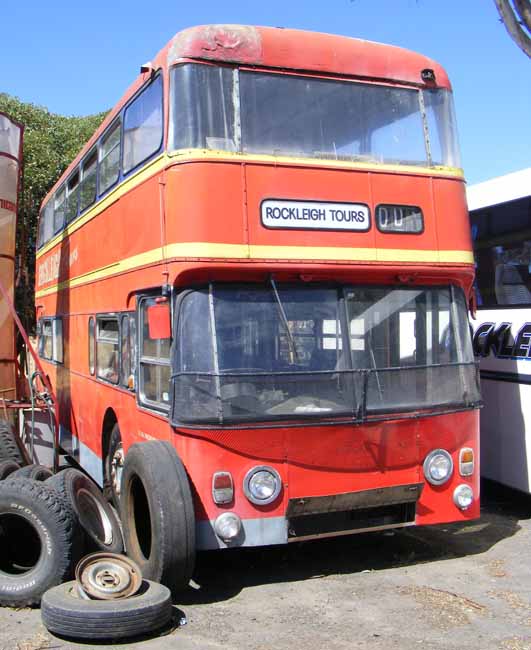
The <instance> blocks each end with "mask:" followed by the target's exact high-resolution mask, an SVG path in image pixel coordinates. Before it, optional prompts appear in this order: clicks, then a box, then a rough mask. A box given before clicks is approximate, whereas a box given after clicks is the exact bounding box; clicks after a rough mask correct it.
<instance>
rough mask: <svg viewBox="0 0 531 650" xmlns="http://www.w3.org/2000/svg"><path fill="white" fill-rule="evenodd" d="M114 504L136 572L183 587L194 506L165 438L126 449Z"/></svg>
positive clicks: (189, 567) (191, 557) (188, 572)
mask: <svg viewBox="0 0 531 650" xmlns="http://www.w3.org/2000/svg"><path fill="white" fill-rule="evenodd" d="M120 507H121V515H122V526H123V531H124V541H125V547H126V549H127V554H128V555H129V556H130V557H131V558H132V559H133V560H134V561H135V562H136V563H137V564H138V565H139V566H140V569H141V571H142V575H143V576H144V577H145V578H147V579H149V580H155V581H156V582H161V583H162V584H164V585H166V586H167V587H169V588H170V589H171V590H172V591H178V590H179V589H184V588H185V587H186V586H187V585H188V582H189V581H190V578H191V576H192V572H193V569H194V561H195V517H194V506H193V501H192V494H191V491H190V484H189V482H188V477H187V475H186V471H185V469H184V466H183V464H182V462H181V460H180V459H179V457H178V456H177V454H176V453H175V450H174V448H173V447H172V446H171V445H170V444H169V443H168V442H161V441H150V442H142V443H137V444H135V445H132V447H131V448H130V449H129V451H128V452H127V455H126V457H125V464H124V473H123V477H122V493H121V501H120Z"/></svg>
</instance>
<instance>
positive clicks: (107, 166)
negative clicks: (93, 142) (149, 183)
mask: <svg viewBox="0 0 531 650" xmlns="http://www.w3.org/2000/svg"><path fill="white" fill-rule="evenodd" d="M120 142H121V122H120V120H116V122H115V123H114V124H113V125H112V126H111V128H110V129H109V131H108V132H107V133H106V134H105V135H104V136H103V138H102V141H101V145H100V173H99V193H100V194H103V193H104V192H105V191H107V190H108V189H109V188H110V187H112V186H113V185H114V184H115V183H116V182H117V180H118V177H119V175H120Z"/></svg>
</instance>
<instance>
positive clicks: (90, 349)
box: [88, 316, 95, 375]
mask: <svg viewBox="0 0 531 650" xmlns="http://www.w3.org/2000/svg"><path fill="white" fill-rule="evenodd" d="M94 344H95V341H94V318H92V316H91V317H90V318H89V322H88V346H89V347H88V359H89V372H90V374H91V375H93V374H94V371H95V368H94Z"/></svg>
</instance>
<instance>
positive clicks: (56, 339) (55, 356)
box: [39, 318, 63, 363]
mask: <svg viewBox="0 0 531 650" xmlns="http://www.w3.org/2000/svg"><path fill="white" fill-rule="evenodd" d="M39 356H40V357H41V358H42V359H46V360H48V361H54V362H55V363H63V321H62V319H61V318H42V319H41V321H40V328H39Z"/></svg>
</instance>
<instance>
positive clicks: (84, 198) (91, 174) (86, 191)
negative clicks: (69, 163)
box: [79, 149, 98, 212]
mask: <svg viewBox="0 0 531 650" xmlns="http://www.w3.org/2000/svg"><path fill="white" fill-rule="evenodd" d="M97 165H98V152H97V151H96V149H93V150H92V151H91V152H90V153H89V155H88V156H87V157H86V158H85V160H84V161H83V163H82V165H81V183H80V188H79V212H83V210H86V209H87V208H88V207H89V206H91V205H92V204H93V203H94V201H95V200H96V168H97Z"/></svg>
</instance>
